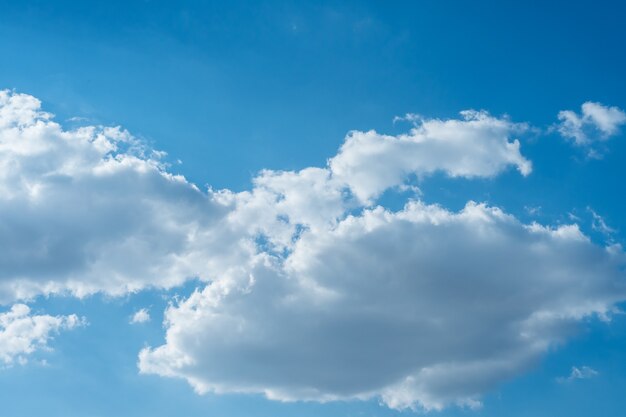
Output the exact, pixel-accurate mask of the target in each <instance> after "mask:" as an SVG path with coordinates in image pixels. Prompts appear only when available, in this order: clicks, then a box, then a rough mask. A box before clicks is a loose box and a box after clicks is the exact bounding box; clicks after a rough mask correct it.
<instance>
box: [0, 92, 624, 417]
mask: <svg viewBox="0 0 626 417" xmlns="http://www.w3.org/2000/svg"><path fill="white" fill-rule="evenodd" d="M525 128H526V126H525V125H523V124H516V123H513V122H511V121H510V120H508V119H506V118H497V117H493V116H491V115H489V114H487V113H486V112H473V111H468V112H463V113H462V117H461V118H460V119H453V120H438V119H424V120H418V121H417V122H416V124H415V126H414V127H413V129H411V130H410V131H409V132H408V133H407V134H402V135H398V136H388V135H381V134H379V133H377V132H374V131H371V132H351V133H350V134H349V135H348V137H347V138H346V141H345V143H344V145H343V146H342V147H341V149H340V151H339V153H338V154H337V155H336V156H334V157H333V158H331V159H329V161H328V164H327V165H326V166H325V167H320V168H315V167H310V168H305V169H303V170H301V171H289V172H283V171H270V170H267V171H262V172H261V173H260V174H259V175H258V176H257V177H256V178H255V179H254V181H253V187H252V188H251V190H249V191H244V192H240V193H235V192H232V191H229V190H211V189H209V190H200V189H198V188H197V187H196V186H195V185H193V184H191V183H189V182H188V181H186V180H185V179H184V178H183V177H181V176H177V175H173V174H171V173H169V172H168V169H167V166H166V165H165V164H163V163H162V162H161V161H162V154H161V153H159V152H155V151H151V150H150V149H149V148H147V147H146V146H144V145H142V144H141V143H140V142H139V141H138V140H136V139H135V138H133V137H132V136H131V135H130V134H129V133H128V132H125V131H123V130H122V129H119V128H103V127H83V128H80V129H75V130H64V129H63V128H62V127H61V126H60V125H59V124H57V123H55V122H54V121H53V120H52V116H51V115H50V114H47V113H45V112H43V111H41V109H40V103H39V102H38V101H37V100H36V99H35V98H33V97H31V96H27V95H20V94H14V93H11V92H2V93H0V190H2V193H0V218H2V219H3V222H2V226H1V227H2V229H1V230H2V232H1V233H0V243H1V244H3V247H7V248H9V249H8V250H7V251H5V252H3V253H2V254H0V266H1V268H0V271H1V272H0V302H4V303H9V302H14V301H16V300H22V299H28V298H29V297H34V296H36V295H38V294H50V293H68V294H73V295H76V296H84V295H87V294H91V293H94V292H106V293H110V294H123V293H126V292H129V291H138V290H141V289H142V288H146V287H163V288H167V287H172V286H176V285H179V284H181V283H182V282H184V281H185V280H186V279H189V278H194V277H195V278H199V279H201V280H202V281H204V282H205V283H206V285H205V286H204V288H202V289H199V290H198V291H196V292H195V293H194V294H192V295H191V296H190V297H188V298H187V299H185V300H182V301H180V302H179V303H178V304H175V305H172V306H171V307H170V308H168V310H167V312H166V322H165V324H166V339H165V343H164V344H163V345H162V346H158V347H154V348H146V349H144V350H143V351H142V352H141V353H140V359H139V368H140V371H141V372H144V373H155V374H159V375H165V376H173V377H180V378H184V379H186V380H187V381H189V383H190V384H192V385H193V386H194V388H195V389H196V390H197V391H199V392H206V391H214V392H251V393H263V394H265V395H267V396H268V397H270V398H275V399H279V400H300V399H310V400H321V401H323V400H332V399H346V398H372V397H378V398H380V399H381V400H382V401H384V402H385V403H386V404H388V405H389V406H391V407H395V408H407V407H412V408H419V407H421V408H424V409H440V408H442V407H444V406H445V405H447V404H451V403H458V404H464V405H469V406H474V405H476V404H478V399H479V396H480V394H481V393H483V392H484V391H485V390H487V389H489V388H490V387H492V386H494V385H495V384H497V383H498V382H500V381H502V380H503V379H506V378H509V377H512V376H514V375H516V374H518V373H519V372H521V371H523V370H524V369H526V368H527V367H528V366H529V365H530V364H532V363H533V362H534V361H536V360H537V358H539V357H540V355H541V354H542V353H543V352H545V351H546V349H548V348H549V347H550V346H551V345H553V344H555V343H558V342H560V341H562V340H565V338H566V337H567V336H568V334H570V332H572V331H573V329H574V328H575V324H576V323H577V322H578V321H580V320H581V319H582V318H584V317H588V316H592V315H597V316H600V317H602V318H608V317H610V313H611V311H612V309H613V306H614V304H615V303H616V302H617V301H620V300H622V299H624V298H625V291H624V287H623V272H622V271H623V266H624V254H623V252H622V250H621V248H619V247H617V246H613V247H607V248H604V247H599V246H597V245H595V244H593V243H592V242H590V241H589V240H588V239H587V238H586V237H585V236H584V235H583V234H582V233H581V232H580V231H579V230H578V228H577V227H576V226H575V225H569V226H561V227H557V228H551V227H547V226H541V225H538V224H531V225H526V224H522V223H520V222H519V221H518V220H516V219H515V218H513V217H512V216H510V215H507V214H506V213H503V212H502V211H501V210H499V209H498V208H495V207H488V206H486V205H483V204H477V203H473V202H470V203H468V205H467V206H466V207H465V209H463V210H462V211H460V212H458V213H455V212H450V211H448V210H446V209H445V208H443V207H439V206H436V205H425V204H423V203H421V202H419V201H413V200H409V201H407V204H406V206H405V207H404V209H402V210H400V211H397V212H392V211H389V210H387V209H385V208H384V207H379V206H377V205H376V201H377V198H378V196H379V195H381V193H382V192H384V191H385V190H387V189H389V188H394V187H403V186H404V185H405V183H406V181H411V178H417V180H418V181H423V180H424V179H425V178H427V177H428V175H430V174H432V173H435V172H441V173H443V174H444V175H446V176H449V177H466V178H474V177H493V176H495V175H497V174H498V173H500V172H502V171H503V170H505V169H508V168H513V167H514V168H517V169H518V170H519V171H520V173H521V174H523V175H528V174H530V172H531V163H530V161H528V160H527V159H525V158H524V157H523V156H522V154H521V151H520V143H519V142H518V141H517V140H514V139H512V136H513V135H516V134H518V133H520V132H523V130H524V129H525ZM9 243H10V244H9Z"/></svg>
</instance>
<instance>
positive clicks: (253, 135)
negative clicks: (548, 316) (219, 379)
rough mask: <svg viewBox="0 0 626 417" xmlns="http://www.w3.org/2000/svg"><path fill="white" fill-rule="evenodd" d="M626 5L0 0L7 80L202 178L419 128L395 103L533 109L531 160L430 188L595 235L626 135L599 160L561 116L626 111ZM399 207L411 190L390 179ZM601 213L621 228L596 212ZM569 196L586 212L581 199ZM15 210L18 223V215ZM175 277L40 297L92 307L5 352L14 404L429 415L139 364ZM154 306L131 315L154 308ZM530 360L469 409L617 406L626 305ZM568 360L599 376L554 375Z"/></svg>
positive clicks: (611, 195)
mask: <svg viewBox="0 0 626 417" xmlns="http://www.w3.org/2000/svg"><path fill="white" fill-rule="evenodd" d="M625 22H626V2H621V1H605V0H597V1H567V2H566V1H550V2H541V1H517V2H502V1H362V2H357V1H336V2H332V1H318V2H303V1H280V0H276V1H176V2H174V1H172V2H166V1H148V0H146V1H117V0H110V1H102V2H78V1H46V2H44V1H41V2H36V1H30V2H29V1H25V2H22V1H0V89H10V90H15V91H16V92H19V93H27V94H30V95H33V96H35V97H37V98H39V99H40V100H41V101H42V103H43V104H42V107H43V109H44V110H46V111H49V112H51V113H54V114H55V120H56V121H58V122H59V123H61V124H62V125H63V126H65V127H67V128H72V127H76V126H82V125H107V126H117V125H119V126H122V127H123V128H124V129H128V131H130V132H131V133H132V134H133V135H135V136H137V137H140V138H142V139H144V140H145V141H147V142H148V143H150V145H151V146H153V147H154V148H156V149H159V150H163V151H165V152H167V154H168V156H167V158H166V160H167V161H168V162H169V163H171V167H170V168H169V169H170V171H172V172H176V173H180V174H183V175H184V176H185V177H186V178H187V179H189V180H190V181H192V182H194V183H195V184H198V185H199V186H201V187H203V186H211V187H213V188H215V189H220V188H229V189H232V190H235V191H241V190H246V189H249V188H250V187H251V181H252V179H253V177H254V176H255V175H256V174H257V173H258V172H259V171H260V170H262V169H276V170H298V169H302V168H305V167H309V166H316V167H323V166H325V164H326V161H327V160H328V158H331V157H332V156H333V155H335V154H336V152H337V150H338V149H339V147H340V146H341V144H342V143H343V141H344V138H345V136H346V134H348V132H350V131H352V130H361V131H367V130H370V129H375V130H377V131H378V132H381V133H388V134H398V133H401V132H405V131H407V130H408V129H410V127H411V126H410V124H409V123H408V122H406V121H404V122H403V121H399V122H398V121H396V122H394V117H396V116H403V115H405V114H407V113H416V114H419V115H422V116H424V117H425V118H442V119H448V118H456V117H458V113H459V112H460V111H462V110H465V109H477V110H481V109H482V110H486V111H488V112H489V113H491V114H492V115H495V116H502V115H508V116H509V117H510V118H511V120H513V121H515V122H526V123H529V125H531V126H532V127H533V129H534V130H531V131H530V132H528V133H526V134H524V135H523V137H520V141H521V149H522V153H523V154H524V155H525V156H526V157H527V158H528V159H529V160H531V161H532V162H533V172H532V174H531V175H530V176H528V177H523V176H521V175H519V173H518V172H517V171H514V170H513V169H511V170H509V171H506V172H505V173H503V174H502V175H501V176H498V177H496V178H490V179H476V180H468V179H457V180H450V179H448V178H445V176H444V175H443V174H441V175H439V174H436V175H434V176H433V177H431V178H429V179H427V180H425V181H420V183H419V187H420V189H421V191H422V192H423V200H424V201H425V202H428V203H438V204H441V205H442V206H444V207H448V208H450V209H454V210H458V209H460V208H462V207H463V206H464V205H465V204H466V202H467V201H468V200H475V201H479V202H487V203H489V204H492V205H496V206H499V207H502V208H503V209H505V210H506V211H507V212H509V213H512V214H514V215H515V216H517V217H518V218H520V219H521V220H522V221H524V222H532V221H539V222H542V223H544V224H549V225H559V224H565V223H570V222H572V219H573V218H574V217H573V216H576V218H578V221H579V223H580V227H581V229H582V230H583V231H584V232H585V233H586V234H588V235H589V236H590V237H591V239H592V240H593V241H594V242H596V243H599V244H612V243H621V244H624V243H626V239H625V236H626V235H625V234H624V233H625V231H626V217H625V216H624V213H625V212H626V198H625V197H624V195H626V193H625V191H626V188H625V187H624V178H625V174H626V171H624V161H626V142H625V140H626V137H625V136H624V134H623V133H619V134H617V135H616V136H615V137H614V138H612V139H611V140H610V141H607V142H606V150H605V151H604V152H603V157H602V158H601V159H595V158H589V157H588V155H587V154H586V151H585V150H584V149H582V148H577V147H574V146H572V145H571V144H570V143H568V142H567V141H566V140H565V139H563V138H562V137H560V136H559V135H558V134H557V132H556V131H555V130H554V125H555V123H556V122H557V114H558V113H559V111H561V110H566V109H569V110H574V111H576V112H579V111H580V106H581V104H582V103H583V102H585V101H593V102H599V103H603V104H605V105H608V106H617V107H619V108H621V109H624V108H626V82H624V75H625V74H626V47H625V45H626V24H625ZM385 198H388V199H389V201H388V204H389V205H391V206H394V205H395V206H396V208H398V207H400V206H401V205H402V203H403V201H404V200H403V199H401V198H399V197H398V196H397V195H395V194H394V195H390V196H383V199H385ZM592 212H593V213H597V214H599V215H601V216H602V218H603V219H604V220H605V221H606V223H607V225H608V226H610V228H612V229H613V233H612V235H611V236H608V235H606V234H603V233H601V232H600V231H599V229H598V228H597V227H596V228H595V229H594V227H593V217H592ZM572 215H573V216H572ZM0 221H1V220H0ZM196 286H200V284H199V283H196V282H191V283H189V284H188V285H186V286H184V287H182V288H175V289H173V290H170V291H167V292H166V291H163V292H161V291H157V290H154V291H152V290H150V291H144V292H140V293H137V294H131V295H128V296H123V297H119V298H116V297H109V296H105V295H102V296H100V295H96V296H91V297H87V298H86V299H75V298H71V297H63V296H51V297H50V298H45V297H41V298H38V299H37V300H36V301H35V302H33V303H31V304H30V305H31V308H32V309H33V310H34V311H38V312H45V313H47V314H69V313H76V314H79V315H84V316H86V317H87V319H88V321H89V325H88V326H86V327H84V328H82V329H79V330H75V331H72V332H67V333H62V334H60V335H58V336H57V337H56V338H55V340H54V341H53V342H51V343H50V345H51V347H52V348H53V350H51V351H50V352H43V353H42V354H41V357H43V358H45V359H46V361H47V365H41V364H38V363H36V362H32V363H29V364H28V365H25V366H14V367H10V368H7V369H2V368H0V415H2V416H7V417H26V416H46V417H61V416H63V417H78V416H93V417H105V416H107V417H108V416H114V415H115V416H129V417H131V416H132V417H135V416H136V417H139V416H148V415H149V416H153V417H161V416H173V415H178V416H184V417H195V416H215V417H218V416H219V417H238V416H241V417H244V416H245V417H261V416H275V417H278V416H294V417H295V416H299V417H306V416H311V417H313V416H316V417H320V416H329V417H332V416H343V417H348V416H350V417H360V416H362V417H385V416H411V415H414V414H413V412H411V411H395V410H391V409H389V408H387V407H385V406H384V405H381V404H379V403H378V402H377V401H376V400H368V401H362V402H360V401H339V402H330V403H326V404H320V403H316V402H296V403H281V402H274V401H269V400H267V399H264V398H263V397H261V396H257V395H243V394H242V395H239V394H229V395H224V396H222V395H216V394H207V395H204V396H200V395H197V394H196V393H194V391H193V389H192V388H191V387H189V385H188V384H186V383H185V382H184V381H182V380H178V379H169V378H161V377H158V376H154V375H140V374H139V373H138V371H137V353H138V352H139V350H141V348H142V347H144V346H148V345H149V346H156V345H159V344H161V343H163V338H164V336H163V335H164V328H163V325H162V319H163V317H162V313H163V311H164V309H165V308H166V307H167V305H168V302H169V300H170V298H171V297H173V296H174V294H180V295H181V296H187V295H189V294H190V293H191V292H192V291H193V289H194V288H195V287H196ZM144 306H149V307H150V311H151V312H152V319H151V321H150V322H149V323H146V324H145V325H143V326H130V325H129V324H128V321H129V317H130V316H131V315H132V314H133V312H134V311H136V310H137V308H138V307H144ZM576 334H577V336H575V337H573V338H571V339H569V341H567V342H566V343H563V344H562V345H560V346H557V347H554V348H553V349H552V350H550V352H548V354H547V355H545V356H544V358H543V359H542V361H541V362H540V363H536V364H535V365H534V366H533V367H530V368H529V369H531V370H530V371H528V372H527V373H525V374H523V375H521V376H517V377H515V378H511V379H510V380H508V381H507V382H505V383H504V384H503V385H501V386H499V387H497V389H495V390H492V391H490V392H488V393H487V395H486V396H485V397H484V401H483V407H482V408H481V409H480V410H468V409H462V408H457V407H451V408H447V409H445V410H444V411H441V412H438V411H437V412H433V414H432V415H436V416H446V417H447V416H464V417H473V416H476V417H488V416H498V417H522V416H532V417H542V416H545V417H548V416H550V417H583V416H584V417H588V416H593V415H595V416H605V417H621V416H623V413H624V412H623V410H624V409H626V400H625V399H624V396H623V392H624V390H626V319H625V318H624V316H623V315H616V316H614V317H613V319H612V321H611V322H610V323H608V322H603V321H601V320H598V319H591V318H590V319H588V320H586V321H583V322H582V323H581V324H580V327H579V329H578V332H577V333H576ZM572 366H577V367H579V366H589V367H591V368H593V369H595V370H597V372H598V375H597V376H596V377H594V378H589V379H581V380H574V381H568V382H565V383H560V382H557V379H558V378H560V377H567V376H568V375H569V373H570V369H571V368H572Z"/></svg>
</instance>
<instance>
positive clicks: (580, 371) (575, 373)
mask: <svg viewBox="0 0 626 417" xmlns="http://www.w3.org/2000/svg"><path fill="white" fill-rule="evenodd" d="M598 375H599V372H598V371H596V370H595V369H593V368H590V367H589V366H581V367H576V366H572V370H571V372H570V374H569V375H568V376H566V377H559V378H557V379H556V380H557V381H558V382H561V383H565V382H572V381H576V380H579V379H589V378H594V377H596V376H598Z"/></svg>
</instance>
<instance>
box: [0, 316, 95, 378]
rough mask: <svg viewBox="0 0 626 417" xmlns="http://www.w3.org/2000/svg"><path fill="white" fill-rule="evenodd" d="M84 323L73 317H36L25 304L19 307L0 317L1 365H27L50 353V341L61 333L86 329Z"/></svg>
mask: <svg viewBox="0 0 626 417" xmlns="http://www.w3.org/2000/svg"><path fill="white" fill-rule="evenodd" d="M84 323H85V322H84V319H80V318H78V317H77V316H76V315H74V314H72V315H69V316H49V315H32V314H31V312H30V308H29V307H28V306H27V305H25V304H15V305H13V307H11V310H9V311H7V312H4V313H0V363H2V364H4V366H10V365H13V364H14V363H16V362H17V363H19V364H24V363H26V362H27V360H28V359H27V358H28V356H29V355H31V354H32V353H34V352H35V351H37V350H47V349H49V347H48V341H49V340H50V339H51V338H52V336H53V335H54V334H56V333H58V332H59V331H61V330H69V329H73V328H75V327H77V326H80V325H83V324H84Z"/></svg>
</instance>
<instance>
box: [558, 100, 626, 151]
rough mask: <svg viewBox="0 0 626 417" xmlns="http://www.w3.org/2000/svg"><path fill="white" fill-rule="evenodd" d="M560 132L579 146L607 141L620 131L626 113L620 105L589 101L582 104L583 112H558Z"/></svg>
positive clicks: (625, 121)
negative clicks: (612, 105)
mask: <svg viewBox="0 0 626 417" xmlns="http://www.w3.org/2000/svg"><path fill="white" fill-rule="evenodd" d="M558 118H559V120H560V123H559V124H558V126H557V129H558V131H559V133H560V134H561V135H562V136H563V137H565V138H568V139H573V140H574V143H575V144H576V145H579V146H589V145H591V144H592V143H593V142H598V141H605V140H607V139H609V138H610V137H611V136H614V135H616V134H617V133H618V131H619V128H620V126H622V125H623V124H625V123H626V113H624V111H623V110H621V109H620V108H618V107H609V106H605V105H603V104H601V103H594V102H592V101H587V102H585V103H583V105H582V106H581V114H577V113H576V112H574V111H572V110H563V111H560V112H559V114H558Z"/></svg>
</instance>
